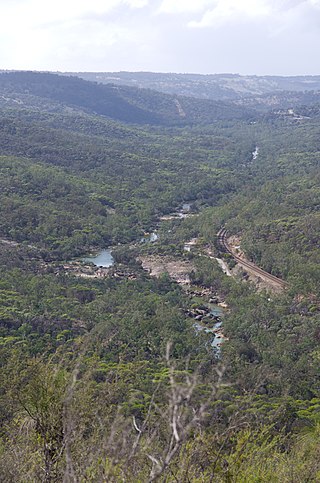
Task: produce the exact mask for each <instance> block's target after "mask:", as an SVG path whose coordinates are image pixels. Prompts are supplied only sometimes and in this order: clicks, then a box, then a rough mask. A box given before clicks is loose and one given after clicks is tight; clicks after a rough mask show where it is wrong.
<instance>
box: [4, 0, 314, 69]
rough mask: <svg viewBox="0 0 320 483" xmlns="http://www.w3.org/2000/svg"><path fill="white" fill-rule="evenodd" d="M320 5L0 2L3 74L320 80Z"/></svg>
mask: <svg viewBox="0 0 320 483" xmlns="http://www.w3.org/2000/svg"><path fill="white" fill-rule="evenodd" d="M319 48H320V0H0V68H1V69H34V70H60V71H119V70H127V71H141V70H143V71H154V72H198V73H221V72H231V73H240V74H284V75H296V74H320V55H319Z"/></svg>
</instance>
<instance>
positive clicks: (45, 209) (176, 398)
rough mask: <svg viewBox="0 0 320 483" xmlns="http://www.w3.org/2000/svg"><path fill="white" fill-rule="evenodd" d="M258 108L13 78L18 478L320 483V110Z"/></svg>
mask: <svg viewBox="0 0 320 483" xmlns="http://www.w3.org/2000/svg"><path fill="white" fill-rule="evenodd" d="M252 95H253V97H252V98H251V101H250V102H248V105H250V106H251V108H252V109H254V111H251V110H249V111H248V110H247V108H246V107H245V106H246V105H247V104H246V103H247V101H246V100H243V99H240V101H239V99H238V100H237V101H236V102H240V103H241V102H242V101H244V105H236V104H233V105H232V104H229V103H224V102H215V101H206V100H205V99H201V100H200V101H199V100H198V99H191V98H185V97H182V96H180V91H179V95H178V94H175V95H167V94H162V93H156V92H154V91H151V90H145V89H139V88H133V87H122V86H114V85H111V84H108V85H102V84H96V83H91V82H89V81H85V80H81V79H77V78H75V77H63V76H58V75H53V74H48V73H44V74H41V73H32V72H13V73H2V74H0V206H1V210H0V388H1V389H0V481H1V482H2V481H3V482H11V481H12V482H15V483H26V482H32V483H33V482H35V483H38V482H39V483H40V482H46V483H60V482H61V481H65V482H67V483H75V482H77V481H79V482H88V483H89V482H90V483H100V482H102V481H105V482H108V483H109V482H110V483H118V482H119V481H125V482H128V483H136V482H141V483H144V482H149V483H151V482H160V481H166V482H168V483H173V482H179V483H180V482H181V483H189V482H192V483H198V482H200V481H201V482H207V481H212V482H213V483H216V482H217V483H225V482H243V483H244V482H246V483H247V482H248V483H251V482H256V483H257V482H259V483H269V482H274V483H277V482H281V483H282V482H283V483H293V482H294V483H295V482H299V483H310V482H312V483H313V482H314V483H316V482H318V481H320V459H319V454H320V444H319V441H320V439H319V436H320V429H319V428H320V371H319V361H320V349H319V347H320V296H319V293H320V246H319V228H320V188H319V186H320V177H319V166H320V136H319V132H320V116H319V102H318V95H317V93H312V92H309V93H303V94H300V93H297V94H296V95H294V96H293V95H292V93H291V94H288V93H287V92H284V91H283V92H281V93H280V92H279V93H278V99H279V100H280V103H281V102H282V101H283V100H284V99H286V102H287V104H284V105H283V108H282V107H281V108H280V107H279V106H280V105H281V104H279V103H278V104H273V106H275V105H276V108H275V109H274V108H273V107H272V106H270V107H271V110H269V108H268V102H269V101H270V102H271V104H272V95H271V94H270V95H269V94H261V96H260V97H261V99H262V101H261V103H262V104H261V103H260V101H259V100H258V98H257V97H254V96H256V94H255V90H254V89H253V91H252ZM294 97H295V98H296V102H297V103H296V104H295V105H294V106H292V105H291V100H290V99H293V98H294ZM301 99H304V100H305V102H303V103H304V104H306V105H304V106H300V105H299V104H300V101H301ZM264 100H266V101H267V102H264ZM261 105H263V107H261ZM262 111H263V112H262ZM252 112H254V114H252ZM256 112H260V114H256ZM222 227H223V228H225V229H226V230H227V237H228V238H229V242H230V244H233V247H234V250H235V251H236V253H239V256H241V257H247V259H248V260H249V261H251V266H252V263H255V264H256V265H257V266H258V267H261V268H263V269H264V270H266V271H268V272H270V273H271V274H273V275H276V276H277V277H280V278H282V279H283V281H284V282H285V283H283V284H281V287H282V289H281V291H279V290H274V287H270V286H268V285H267V286H266V285H265V284H264V283H263V282H264V281H263V279H261V278H257V277H253V276H252V274H251V275H250V273H249V272H247V271H245V270H244V269H243V268H241V265H238V264H237V263H236V261H235V259H233V258H232V256H231V254H230V253H229V252H228V253H226V252H225V251H224V249H223V247H222V246H221V244H220V243H219V238H218V236H217V233H218V232H220V230H221V228H222ZM110 250H111V254H112V257H113V260H112V262H111V263H113V265H112V266H109V267H101V266H100V261H99V262H98V261H96V262H95V263H96V265H99V266H94V265H93V264H92V263H90V261H88V257H89V260H93V258H92V257H93V256H95V255H97V254H100V255H101V253H105V252H107V253H108V255H109V256H110V253H109V251H110ZM90 255H91V256H90ZM237 259H238V260H239V257H237ZM240 259H241V258H240ZM99 260H101V259H100V258H99ZM242 260H243V258H242ZM221 267H223V269H224V271H223V270H222V269H221ZM249 267H250V264H249ZM225 272H226V273H225ZM259 273H260V274H261V272H259ZM227 275H228V276H227ZM262 276H263V275H262ZM284 287H285V288H284ZM278 289H279V286H278Z"/></svg>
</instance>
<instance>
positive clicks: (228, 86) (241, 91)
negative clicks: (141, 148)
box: [68, 72, 320, 100]
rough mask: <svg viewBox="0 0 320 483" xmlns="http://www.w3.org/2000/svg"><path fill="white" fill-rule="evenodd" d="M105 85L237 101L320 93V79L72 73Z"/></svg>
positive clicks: (152, 73)
mask: <svg viewBox="0 0 320 483" xmlns="http://www.w3.org/2000/svg"><path fill="white" fill-rule="evenodd" d="M68 75H77V76H79V77H81V78H83V79H86V80H90V81H96V82H101V83H104V84H105V83H110V82H111V83H113V84H116V85H127V86H136V87H144V88H150V89H155V90H158V91H161V92H166V93H169V94H177V95H185V96H191V97H198V98H202V99H214V100H221V99H224V100H235V99H239V98H245V97H256V96H263V95H270V94H280V93H282V92H284V91H287V92H295V93H298V92H304V91H319V90H320V76H292V77H290V76H257V75H239V74H207V75H201V74H175V73H160V72H159V73H154V72H78V73H72V74H71V73H68Z"/></svg>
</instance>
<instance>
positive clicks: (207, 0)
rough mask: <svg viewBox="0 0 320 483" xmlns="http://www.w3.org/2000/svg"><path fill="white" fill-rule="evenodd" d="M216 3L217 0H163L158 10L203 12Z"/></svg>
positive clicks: (164, 11)
mask: <svg viewBox="0 0 320 483" xmlns="http://www.w3.org/2000/svg"><path fill="white" fill-rule="evenodd" d="M216 3H217V2H216V0H163V1H162V3H161V5H160V7H159V10H158V11H159V12H160V13H169V14H179V13H188V12H202V11H203V10H205V9H206V8H208V7H210V6H212V5H215V4H216Z"/></svg>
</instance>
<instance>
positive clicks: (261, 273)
mask: <svg viewBox="0 0 320 483" xmlns="http://www.w3.org/2000/svg"><path fill="white" fill-rule="evenodd" d="M217 237H218V241H219V244H220V245H221V246H222V247H223V248H224V250H225V251H226V252H227V253H229V254H230V255H231V256H232V257H233V258H234V260H235V261H236V262H238V264H239V265H241V266H243V267H244V268H247V269H249V270H250V272H251V273H253V274H254V275H255V276H257V277H260V278H262V279H265V280H267V281H269V282H271V283H272V284H274V285H277V286H279V287H281V288H282V289H286V288H288V287H289V284H288V283H287V282H285V281H284V280H282V279H281V278H278V277H276V276H275V275H272V274H271V273H269V272H266V271H265V270H262V268H259V267H257V266H256V265H255V264H254V263H251V262H248V261H247V260H243V258H241V257H239V256H238V255H237V254H236V253H234V251H233V250H232V248H231V247H230V245H229V243H228V240H227V231H226V229H225V228H221V229H220V230H219V231H218V233H217Z"/></svg>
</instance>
